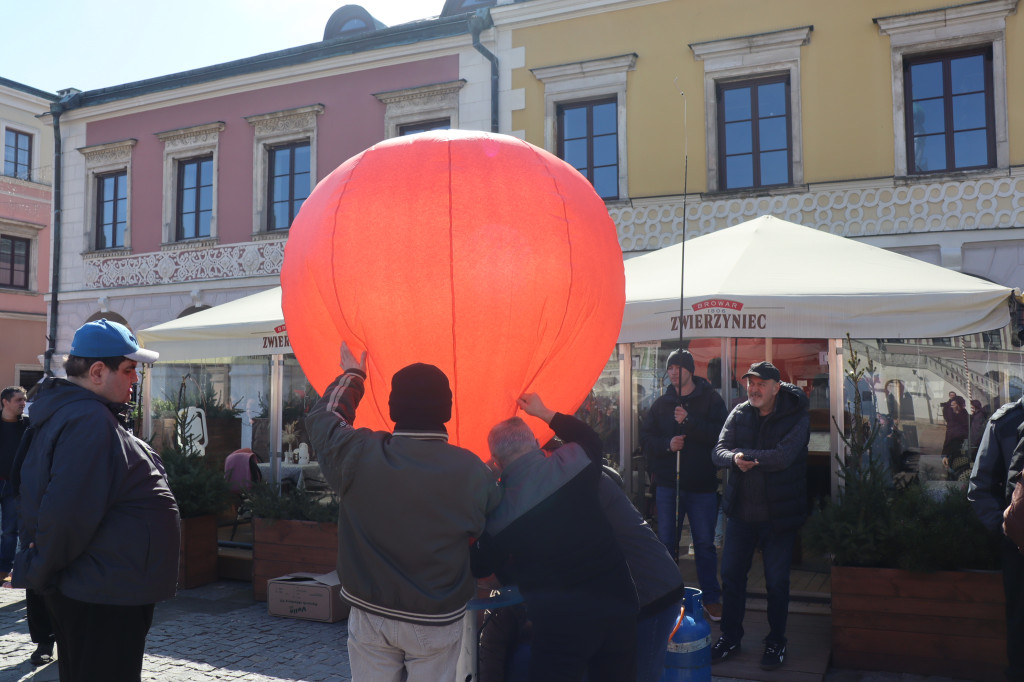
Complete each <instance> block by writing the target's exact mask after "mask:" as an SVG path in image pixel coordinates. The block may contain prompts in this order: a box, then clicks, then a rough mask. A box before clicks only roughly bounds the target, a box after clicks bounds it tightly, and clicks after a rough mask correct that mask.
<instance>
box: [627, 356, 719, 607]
mask: <svg viewBox="0 0 1024 682" xmlns="http://www.w3.org/2000/svg"><path fill="white" fill-rule="evenodd" d="M666 364H667V372H668V377H669V382H670V383H671V385H670V386H669V387H668V388H667V389H666V390H665V394H664V395H662V396H661V397H660V398H658V399H657V400H656V401H654V404H653V405H651V409H650V410H649V411H648V412H647V416H646V417H645V418H644V421H643V426H642V429H641V432H640V439H641V444H642V445H643V448H644V453H645V454H646V455H647V463H648V464H647V466H648V471H649V472H650V474H651V478H652V479H653V482H654V486H655V503H656V505H657V509H658V539H660V540H661V541H662V542H663V543H665V547H667V548H668V551H669V553H670V554H672V557H673V558H674V559H676V560H678V559H679V537H680V534H681V532H682V527H683V523H682V521H683V516H686V517H687V518H689V519H690V534H691V535H692V537H693V553H694V559H695V563H696V565H697V578H698V580H699V581H700V589H701V591H702V592H703V598H704V608H705V609H706V610H707V612H708V615H709V616H710V617H711V619H712V620H715V621H717V620H721V617H722V605H721V601H722V591H721V588H720V587H719V585H718V555H717V552H716V551H715V524H716V523H717V521H718V476H717V473H716V468H715V464H714V463H713V462H712V461H711V453H712V451H713V450H714V448H715V444H716V443H717V442H718V435H719V433H720V432H721V431H722V424H723V423H724V422H725V417H726V409H725V402H724V401H723V400H722V398H721V396H719V395H718V393H717V392H716V391H715V389H713V388H712V387H711V384H710V382H708V380H707V379H704V378H702V377H695V376H693V371H694V363H693V356H692V355H691V354H690V352H689V351H685V350H676V351H673V352H672V354H671V355H669V356H668V361H667V363H666ZM677 467H678V469H677ZM677 486H678V487H677ZM677 491H678V495H679V500H678V504H677V501H676V494H677ZM677 516H678V518H677Z"/></svg>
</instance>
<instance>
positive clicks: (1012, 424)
mask: <svg viewBox="0 0 1024 682" xmlns="http://www.w3.org/2000/svg"><path fill="white" fill-rule="evenodd" d="M1022 427H1024V398H1021V399H1020V400H1017V401H1015V402H1012V403H1008V404H1006V405H1003V406H1002V407H1000V408H999V409H998V410H996V413H995V414H993V415H992V418H991V419H989V420H988V424H987V425H986V426H985V433H984V434H983V435H982V437H981V445H980V446H978V457H977V459H975V460H974V469H973V470H972V471H971V479H970V484H969V485H968V486H967V499H969V500H970V501H971V509H973V510H974V513H975V515H976V516H977V517H978V518H979V519H980V520H981V522H982V524H984V526H985V527H986V528H988V530H989V532H991V533H994V534H997V535H999V536H1000V537H1001V538H1002V539H1001V541H1000V542H1001V544H1002V563H1003V591H1004V592H1005V593H1006V656H1007V658H1008V659H1009V662H1010V667H1009V669H1008V670H1007V671H1006V677H1007V679H1008V680H1013V681H1014V682H1024V647H1022V646H1021V643H1022V642H1024V555H1022V554H1021V553H1020V551H1018V549H1017V547H1016V546H1015V545H1014V544H1013V543H1012V542H1010V540H1009V539H1007V538H1006V536H1004V535H1003V528H1002V525H1003V510H1005V509H1006V507H1007V505H1009V503H1010V495H1011V494H1012V492H1013V488H1012V486H1010V485H1008V482H1009V479H1010V477H1011V476H1012V470H1014V469H1016V470H1018V471H1019V468H1018V467H1020V466H1021V464H1020V460H1019V459H1018V461H1017V462H1016V466H1014V462H1013V455H1014V450H1015V449H1017V450H1018V452H1019V451H1020V450H1024V446H1022V445H1020V443H1024V441H1022V440H1021V435H1022V434H1021V430H1022Z"/></svg>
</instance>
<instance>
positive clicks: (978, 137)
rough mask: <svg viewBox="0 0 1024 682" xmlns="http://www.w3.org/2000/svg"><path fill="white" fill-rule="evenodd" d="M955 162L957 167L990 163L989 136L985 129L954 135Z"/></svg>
mask: <svg viewBox="0 0 1024 682" xmlns="http://www.w3.org/2000/svg"><path fill="white" fill-rule="evenodd" d="M953 163H954V164H955V165H956V167H957V168H970V167H972V166H985V165H987V164H988V137H987V136H986V134H985V131H984V130H972V131H969V132H965V133H955V134H954V135H953Z"/></svg>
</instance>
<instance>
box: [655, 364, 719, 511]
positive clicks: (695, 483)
mask: <svg viewBox="0 0 1024 682" xmlns="http://www.w3.org/2000/svg"><path fill="white" fill-rule="evenodd" d="M693 384H694V389H693V391H692V392H691V393H690V394H689V395H684V396H682V397H681V398H680V397H679V394H678V393H677V392H676V387H675V386H669V387H668V389H667V390H666V391H665V394H664V395H662V396H661V397H659V398H658V399H657V400H655V401H654V404H653V405H651V409H650V410H648V411H647V416H645V417H644V420H643V424H642V425H641V427H640V444H641V445H642V446H643V449H644V454H645V455H646V456H647V472H648V473H649V474H650V475H651V478H652V479H653V481H654V485H657V486H666V487H672V485H673V484H674V481H675V478H676V453H674V452H672V451H671V450H669V443H670V442H671V441H672V437H673V436H686V441H685V442H684V443H683V451H682V455H681V457H680V458H679V489H680V490H685V491H687V492H691V493H713V492H715V491H716V490H718V476H717V473H716V471H715V465H714V463H712V461H711V453H712V451H714V449H715V444H716V443H718V436H719V434H720V433H721V431H722V425H723V424H724V423H725V417H726V414H727V412H728V411H727V410H726V408H725V401H723V400H722V397H721V396H719V395H718V392H717V391H715V389H714V388H712V387H711V383H710V382H709V381H708V380H707V379H704V378H703V377H693ZM677 405H682V406H683V407H684V408H685V409H686V412H687V417H686V421H685V422H683V423H682V424H677V423H676V420H675V409H676V406H677Z"/></svg>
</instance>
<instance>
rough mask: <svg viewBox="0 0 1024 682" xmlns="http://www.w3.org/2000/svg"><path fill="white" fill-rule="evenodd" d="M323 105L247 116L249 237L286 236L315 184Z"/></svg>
mask: <svg viewBox="0 0 1024 682" xmlns="http://www.w3.org/2000/svg"><path fill="white" fill-rule="evenodd" d="M323 111H324V106H323V105H322V104H312V105H309V106H303V107H296V108H294V109H287V110H285V111H276V112H273V113H269V114H257V115H255V116H246V118H245V120H246V121H248V122H249V124H250V125H251V126H252V127H253V161H254V163H253V179H252V182H253V185H252V189H253V207H252V215H253V228H252V230H253V235H254V238H273V235H280V234H282V233H284V232H286V231H287V230H288V229H289V228H290V227H291V224H292V221H293V220H294V219H295V216H296V215H298V212H299V209H300V208H301V207H302V203H303V202H304V201H305V200H306V198H307V197H308V196H309V193H310V191H312V188H313V187H314V186H315V185H316V183H317V176H316V148H317V143H316V139H317V120H318V116H319V115H320V114H322V113H323Z"/></svg>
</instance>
